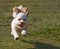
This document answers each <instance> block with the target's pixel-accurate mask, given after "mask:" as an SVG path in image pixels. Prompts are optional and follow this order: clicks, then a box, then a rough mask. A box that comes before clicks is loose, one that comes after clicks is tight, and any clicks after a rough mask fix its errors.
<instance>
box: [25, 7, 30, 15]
mask: <svg viewBox="0 0 60 49" xmlns="http://www.w3.org/2000/svg"><path fill="white" fill-rule="evenodd" d="M25 9H26V12H25V14H26V15H28V14H29V9H28V8H27V7H25Z"/></svg>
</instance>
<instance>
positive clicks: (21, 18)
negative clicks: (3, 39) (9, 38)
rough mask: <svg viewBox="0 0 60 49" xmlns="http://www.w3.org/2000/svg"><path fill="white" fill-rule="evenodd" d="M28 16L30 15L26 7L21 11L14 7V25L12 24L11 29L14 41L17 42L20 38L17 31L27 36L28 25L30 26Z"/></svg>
mask: <svg viewBox="0 0 60 49" xmlns="http://www.w3.org/2000/svg"><path fill="white" fill-rule="evenodd" d="M27 15H28V13H27V9H26V8H25V7H24V8H21V9H19V8H17V7H14V9H13V17H14V19H13V20H12V23H11V29H12V31H11V35H13V37H14V40H16V39H17V38H18V37H19V36H18V31H17V30H21V34H22V35H23V36H25V35H26V33H27V25H28V20H27Z"/></svg>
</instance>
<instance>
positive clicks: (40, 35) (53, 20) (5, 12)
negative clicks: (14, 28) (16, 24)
mask: <svg viewBox="0 0 60 49" xmlns="http://www.w3.org/2000/svg"><path fill="white" fill-rule="evenodd" d="M20 4H23V5H24V6H27V7H28V8H29V10H30V14H29V16H28V20H29V25H28V35H27V36H26V37H23V36H22V35H20V34H19V40H15V41H14V40H13V37H12V36H11V35H10V32H11V26H10V24H11V21H12V19H13V18H12V8H13V7H14V6H19V5H20ZM0 49H60V0H0Z"/></svg>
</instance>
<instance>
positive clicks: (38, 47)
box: [22, 40, 60, 49]
mask: <svg viewBox="0 0 60 49" xmlns="http://www.w3.org/2000/svg"><path fill="white" fill-rule="evenodd" d="M22 41H23V42H26V43H29V44H34V45H35V47H34V48H27V49H60V47H56V46H54V45H51V44H45V43H40V42H35V41H26V40H22Z"/></svg>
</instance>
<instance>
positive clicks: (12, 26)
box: [11, 24, 18, 40]
mask: <svg viewBox="0 0 60 49" xmlns="http://www.w3.org/2000/svg"><path fill="white" fill-rule="evenodd" d="M11 28H12V32H11V34H12V35H13V36H14V40H16V39H17V38H18V34H17V31H16V27H15V25H14V24H12V25H11Z"/></svg>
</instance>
